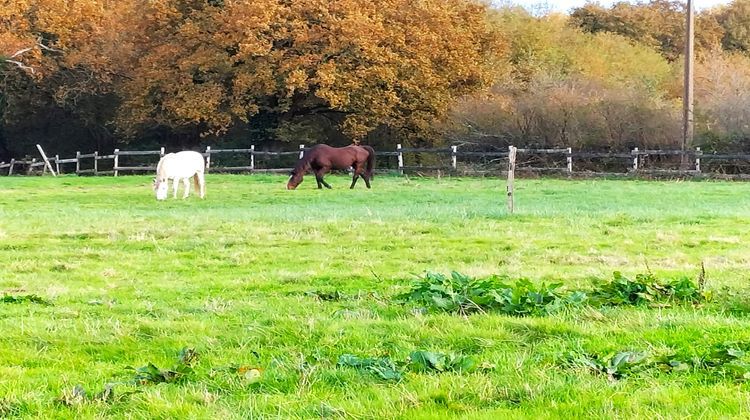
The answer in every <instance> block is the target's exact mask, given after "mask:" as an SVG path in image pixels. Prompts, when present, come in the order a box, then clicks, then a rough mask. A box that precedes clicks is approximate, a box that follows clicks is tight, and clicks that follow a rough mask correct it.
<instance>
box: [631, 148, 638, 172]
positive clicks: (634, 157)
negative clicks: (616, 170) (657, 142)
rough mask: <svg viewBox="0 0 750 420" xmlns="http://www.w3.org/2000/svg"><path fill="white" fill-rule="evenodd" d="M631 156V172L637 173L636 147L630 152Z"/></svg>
mask: <svg viewBox="0 0 750 420" xmlns="http://www.w3.org/2000/svg"><path fill="white" fill-rule="evenodd" d="M631 153H632V154H633V172H637V171H638V148H637V147H636V148H635V149H633V151H632V152H631Z"/></svg>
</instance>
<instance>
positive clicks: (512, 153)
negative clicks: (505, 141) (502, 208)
mask: <svg viewBox="0 0 750 420" xmlns="http://www.w3.org/2000/svg"><path fill="white" fill-rule="evenodd" d="M517 151H518V149H517V148H516V147H515V146H508V185H507V187H506V189H507V193H508V212H509V213H510V214H513V210H515V208H514V205H513V182H514V181H515V178H516V152H517Z"/></svg>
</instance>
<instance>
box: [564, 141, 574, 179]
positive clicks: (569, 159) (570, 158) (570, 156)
mask: <svg viewBox="0 0 750 420" xmlns="http://www.w3.org/2000/svg"><path fill="white" fill-rule="evenodd" d="M565 160H566V161H567V164H568V174H572V173H573V148H572V147H568V154H567V157H566V159H565Z"/></svg>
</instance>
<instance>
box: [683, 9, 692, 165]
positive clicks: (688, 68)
mask: <svg viewBox="0 0 750 420" xmlns="http://www.w3.org/2000/svg"><path fill="white" fill-rule="evenodd" d="M694 22H695V9H694V8H693V0H687V24H686V33H685V37H686V39H685V94H684V95H683V98H682V108H683V117H682V144H681V147H680V150H682V155H681V156H680V167H681V169H683V170H685V169H687V167H688V156H687V149H688V147H689V146H690V145H692V143H693V133H694V126H693V65H694V63H695V59H694V42H695V28H694V26H695V25H694Z"/></svg>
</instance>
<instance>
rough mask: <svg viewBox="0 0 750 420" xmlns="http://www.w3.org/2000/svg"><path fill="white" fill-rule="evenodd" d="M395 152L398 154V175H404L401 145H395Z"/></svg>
mask: <svg viewBox="0 0 750 420" xmlns="http://www.w3.org/2000/svg"><path fill="white" fill-rule="evenodd" d="M396 152H398V174H399V175H403V174H404V154H403V153H402V152H401V143H399V144H397V145H396Z"/></svg>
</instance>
